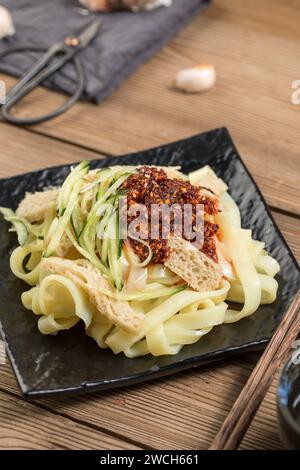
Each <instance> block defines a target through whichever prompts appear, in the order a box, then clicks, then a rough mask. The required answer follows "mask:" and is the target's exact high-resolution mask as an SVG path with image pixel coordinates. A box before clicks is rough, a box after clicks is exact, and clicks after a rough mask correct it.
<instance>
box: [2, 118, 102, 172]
mask: <svg viewBox="0 0 300 470" xmlns="http://www.w3.org/2000/svg"><path fill="white" fill-rule="evenodd" d="M0 141H1V142H2V147H1V165H0V178H5V177H8V176H13V175H16V174H20V173H25V172H28V171H33V170H38V169H41V168H45V167H49V166H55V165H63V164H66V163H73V162H75V161H80V160H89V159H96V158H103V155H101V154H98V153H96V152H92V151H89V150H85V149H81V148H80V147H77V146H75V145H70V144H65V143H63V142H60V141H58V140H55V139H52V138H47V137H44V136H42V135H38V134H34V133H29V132H28V131H27V130H26V129H22V128H18V127H13V126H10V125H8V124H3V123H1V124H0Z"/></svg>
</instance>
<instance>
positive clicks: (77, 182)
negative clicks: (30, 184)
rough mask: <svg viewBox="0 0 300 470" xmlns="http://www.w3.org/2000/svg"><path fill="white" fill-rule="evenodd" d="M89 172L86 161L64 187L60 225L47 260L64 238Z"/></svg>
mask: <svg viewBox="0 0 300 470" xmlns="http://www.w3.org/2000/svg"><path fill="white" fill-rule="evenodd" d="M88 170H89V162H86V161H84V162H82V163H80V164H79V165H78V166H76V167H75V168H74V169H73V170H72V171H71V173H70V175H69V176H68V177H67V178H66V180H65V182H64V184H63V185H62V188H61V191H60V194H59V203H58V214H59V216H58V223H57V227H56V230H55V233H54V235H53V237H52V238H51V240H50V243H49V245H48V247H47V248H46V250H45V252H44V254H43V256H44V257H45V258H47V257H49V256H51V255H52V254H53V253H54V252H55V250H56V248H57V246H58V245H59V242H60V240H61V237H62V236H63V233H64V231H65V229H66V227H67V225H68V223H69V221H70V218H71V215H72V212H73V210H74V208H75V206H76V203H77V199H78V195H79V192H80V189H81V186H82V178H83V177H84V176H85V175H86V174H87V172H88Z"/></svg>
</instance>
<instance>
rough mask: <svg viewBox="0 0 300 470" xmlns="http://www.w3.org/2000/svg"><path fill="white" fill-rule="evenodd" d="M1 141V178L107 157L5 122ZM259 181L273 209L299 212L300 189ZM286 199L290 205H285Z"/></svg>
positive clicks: (259, 177)
mask: <svg viewBox="0 0 300 470" xmlns="http://www.w3.org/2000/svg"><path fill="white" fill-rule="evenodd" d="M0 141H1V142H2V149H1V166H0V178H2V177H7V176H13V175H16V174H20V173H24V172H27V171H33V170H36V169H40V168H45V167H49V166H55V165H62V164H64V163H73V162H75V161H80V160H86V159H87V160H90V159H97V158H104V157H105V155H104V154H103V153H101V152H100V153H99V152H96V151H94V150H89V149H86V148H80V147H78V146H76V145H73V144H71V143H66V142H63V141H60V140H57V139H55V138H52V137H47V136H44V135H42V134H38V133H35V132H32V131H31V132H30V133H29V132H28V130H26V129H22V128H19V127H13V126H10V125H8V124H5V123H0ZM3 143H4V145H3ZM256 181H257V183H258V185H259V187H260V189H261V190H262V193H263V195H264V197H265V198H266V201H267V202H268V203H269V204H270V205H271V206H272V207H280V208H283V207H284V208H285V210H288V211H292V212H295V213H297V212H298V202H297V201H298V200H297V197H298V194H297V191H298V187H295V188H294V189H293V190H292V188H291V187H288V186H285V184H284V183H283V182H282V183H281V184H280V189H279V187H277V185H276V184H274V181H273V180H272V179H268V177H267V176H265V175H263V174H262V175H256ZM283 186H284V188H283ZM292 192H293V198H292V196H291V194H292ZM283 199H284V200H286V201H288V203H287V204H285V202H283ZM278 201H280V203H278ZM290 201H292V202H290ZM294 205H295V206H297V210H294Z"/></svg>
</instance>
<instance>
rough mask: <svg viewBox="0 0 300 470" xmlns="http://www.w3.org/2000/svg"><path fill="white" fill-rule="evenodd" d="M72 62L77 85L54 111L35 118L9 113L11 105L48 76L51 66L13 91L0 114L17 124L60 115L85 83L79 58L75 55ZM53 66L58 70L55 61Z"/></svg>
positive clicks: (74, 101)
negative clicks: (16, 90) (72, 92)
mask: <svg viewBox="0 0 300 470" xmlns="http://www.w3.org/2000/svg"><path fill="white" fill-rule="evenodd" d="M72 63H73V64H74V66H75V70H76V74H77V86H76V90H75V92H74V94H73V95H72V96H71V98H69V99H68V100H67V101H66V102H65V103H64V105H63V106H61V107H60V108H58V109H57V110H55V111H52V112H51V113H48V114H45V115H44V116H39V117H36V118H24V119H22V118H18V117H16V116H14V115H13V114H11V113H10V110H11V109H12V108H13V106H14V105H15V104H16V103H17V102H19V101H20V100H21V99H22V98H23V97H24V96H25V95H28V94H29V93H30V91H32V90H33V89H34V88H35V87H36V86H37V85H38V84H40V83H42V81H43V80H45V78H48V77H49V76H50V75H52V73H54V72H53V71H52V72H51V73H50V74H49V70H52V68H50V67H49V68H47V69H45V71H43V72H42V73H41V74H39V76H38V77H37V78H36V80H35V79H33V80H32V81H31V82H29V83H27V84H26V85H25V86H24V87H23V88H22V89H20V91H18V92H17V93H15V94H14V95H13V97H12V98H11V99H10V100H9V101H8V102H7V103H6V104H4V105H3V106H2V108H1V114H2V116H3V119H4V120H5V121H8V122H11V123H13V124H19V125H32V124H40V123H42V122H46V121H49V120H50V119H53V118H55V117H57V116H60V115H61V114H63V113H64V112H66V111H67V110H68V109H70V108H71V107H72V106H73V105H74V104H75V103H76V102H77V101H78V100H79V99H80V97H81V95H82V92H83V89H84V83H85V78H84V72H83V68H82V65H81V63H80V60H79V59H78V58H77V57H75V58H73V59H72ZM53 68H55V70H54V71H56V70H58V68H60V67H58V68H57V63H55V64H54V65H53Z"/></svg>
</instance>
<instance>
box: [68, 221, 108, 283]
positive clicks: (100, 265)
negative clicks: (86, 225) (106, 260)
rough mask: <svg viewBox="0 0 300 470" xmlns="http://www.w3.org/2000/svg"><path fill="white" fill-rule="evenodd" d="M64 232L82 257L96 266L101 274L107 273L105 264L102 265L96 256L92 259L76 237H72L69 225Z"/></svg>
mask: <svg viewBox="0 0 300 470" xmlns="http://www.w3.org/2000/svg"><path fill="white" fill-rule="evenodd" d="M66 234H67V236H68V237H69V239H70V241H71V243H72V244H73V245H74V247H75V248H76V250H77V251H78V252H79V253H80V254H81V255H82V256H83V257H84V258H86V259H87V260H89V261H90V263H92V264H93V265H94V266H96V267H97V268H98V269H99V271H101V273H102V274H105V275H108V270H107V268H106V267H105V266H103V264H102V263H101V261H100V260H99V258H98V257H97V256H96V259H94V257H92V256H91V255H90V253H89V252H88V251H86V250H85V249H84V248H82V246H80V245H79V243H78V241H77V240H76V238H75V237H74V235H73V233H72V230H71V228H70V227H66Z"/></svg>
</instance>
